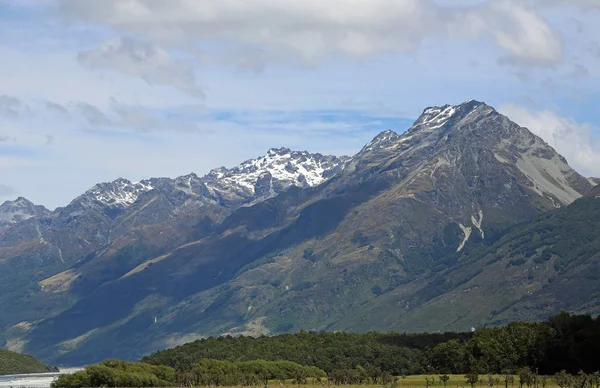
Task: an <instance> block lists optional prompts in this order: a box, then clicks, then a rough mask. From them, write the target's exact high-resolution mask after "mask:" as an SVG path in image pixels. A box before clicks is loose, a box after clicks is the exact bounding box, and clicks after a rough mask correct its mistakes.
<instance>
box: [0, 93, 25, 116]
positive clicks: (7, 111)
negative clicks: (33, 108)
mask: <svg viewBox="0 0 600 388" xmlns="http://www.w3.org/2000/svg"><path fill="white" fill-rule="evenodd" d="M28 112H29V107H28V106H27V105H25V104H23V103H21V101H19V100H18V99H17V98H16V97H13V96H7V95H0V117H2V118H8V119H16V118H19V117H21V116H23V115H25V114H27V113H28Z"/></svg>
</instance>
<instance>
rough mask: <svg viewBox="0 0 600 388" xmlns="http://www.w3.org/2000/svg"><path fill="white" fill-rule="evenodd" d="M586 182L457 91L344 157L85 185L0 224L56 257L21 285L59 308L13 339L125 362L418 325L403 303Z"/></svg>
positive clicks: (291, 155) (38, 349)
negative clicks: (199, 340) (217, 338)
mask: <svg viewBox="0 0 600 388" xmlns="http://www.w3.org/2000/svg"><path fill="white" fill-rule="evenodd" d="M592 186H593V185H592V183H591V182H590V181H589V180H588V179H586V178H584V177H582V176H581V175H579V174H578V173H577V172H576V171H574V170H573V169H571V168H570V167H569V165H568V164H567V162H566V161H565V159H564V158H562V157H561V156H560V155H558V154H557V153H556V151H555V150H554V149H552V148H551V147H550V146H548V145H547V144H546V143H545V142H544V141H543V140H542V139H540V138H539V137H537V136H535V135H534V134H532V133H531V132H530V131H528V130H527V129H526V128H522V127H519V126H518V125H517V124H515V123H513V122H512V121H510V119H509V118H507V117H505V116H503V115H501V114H499V113H498V112H497V111H495V110H494V109H493V108H492V107H490V106H488V105H486V104H485V103H482V102H478V101H468V102H465V103H463V104H460V105H456V106H451V105H445V106H441V107H430V108H427V109H425V110H424V111H423V114H422V115H421V116H420V117H419V118H418V119H417V121H416V122H415V123H414V125H413V126H412V127H411V128H410V129H409V130H408V131H406V132H405V133H403V134H397V133H395V132H393V131H385V132H382V133H381V134H379V135H378V136H376V137H375V138H374V139H373V140H372V141H371V142H370V143H368V144H367V145H365V147H363V149H362V150H360V151H359V152H358V153H357V154H356V155H354V156H353V157H352V158H348V157H339V158H338V157H334V156H323V155H320V154H310V153H307V152H296V151H291V150H289V149H287V148H280V149H271V150H269V151H268V152H267V154H266V155H264V156H262V157H259V158H257V159H253V160H248V161H246V162H243V163H242V164H240V165H239V166H237V167H235V168H232V169H226V168H224V167H221V168H217V169H214V170H212V171H210V173H209V174H207V175H206V176H204V177H198V176H197V175H195V174H189V175H186V176H182V177H179V178H176V179H168V178H153V179H149V180H145V181H142V182H137V183H135V182H130V181H127V180H124V179H119V180H117V181H115V182H111V183H104V184H99V185H96V186H95V187H94V188H92V189H90V190H89V191H88V192H86V193H84V194H83V195H82V196H80V197H78V198H76V199H75V200H74V201H73V202H72V203H71V204H69V205H68V206H66V207H65V208H60V209H57V210H56V211H54V212H52V213H49V214H43V215H42V216H41V217H40V218H39V221H38V219H37V218H34V217H30V219H28V220H25V221H22V222H18V223H16V224H14V225H12V226H11V227H9V228H8V229H6V230H5V231H4V232H2V233H1V234H0V253H2V255H3V257H4V260H5V262H9V263H11V262H14V259H15V258H16V257H19V258H20V259H19V260H21V261H20V262H22V263H26V262H27V261H26V260H24V259H23V258H24V257H27V255H25V254H24V252H38V256H37V257H40V258H41V259H40V260H37V261H35V265H34V267H35V268H38V269H39V268H48V267H44V263H53V265H58V267H53V268H58V269H53V270H44V271H46V272H44V271H42V272H41V273H42V275H39V278H36V280H35V282H37V284H38V285H40V290H37V291H36V292H30V293H28V294H26V296H27V298H28V299H27V300H33V301H38V302H39V303H42V302H46V301H48V300H51V301H57V302H56V305H57V306H60V307H57V308H56V309H54V310H52V315H53V316H52V318H51V319H47V318H48V317H47V316H43V315H39V314H38V315H35V314H34V313H29V315H28V317H27V318H28V319H27V320H29V321H38V322H37V323H36V324H35V325H34V326H33V327H32V329H31V330H30V331H29V332H28V333H26V334H24V335H23V337H22V338H18V339H19V340H23V341H26V342H27V344H28V349H27V350H28V351H29V352H31V353H33V354H36V355H39V356H43V357H44V358H46V359H49V360H52V361H56V362H63V363H70V362H72V361H75V360H77V362H81V360H84V359H85V361H88V362H93V361H96V360H100V359H104V358H107V357H111V356H115V355H116V354H114V353H113V352H114V349H115V341H116V340H115V339H119V349H121V350H120V354H119V356H120V357H130V358H138V357H139V356H140V355H142V354H143V353H144V352H147V351H150V350H153V349H156V348H158V347H161V346H164V344H165V343H173V341H175V340H176V339H177V338H179V337H185V336H186V335H211V334H215V335H217V334H223V333H248V332H252V330H257V332H261V333H264V332H269V333H278V332H284V331H290V330H299V329H332V330H333V329H351V330H369V327H367V326H368V325H372V327H377V328H378V329H379V330H391V329H395V330H404V329H406V328H410V329H411V330H413V329H414V330H418V329H419V326H418V323H419V322H421V321H420V320H421V319H423V317H424V315H418V314H417V313H416V311H418V310H419V309H420V308H422V309H424V310H423V311H427V312H428V314H430V315H428V316H427V317H428V319H430V320H431V321H432V322H438V321H439V320H437V319H435V318H436V316H435V311H437V310H436V309H435V308H434V307H430V306H431V303H432V302H431V301H432V300H435V298H436V297H441V295H446V294H448V293H451V291H452V290H454V289H455V288H456V287H458V286H457V285H460V284H464V283H465V282H466V280H465V277H466V276H467V275H465V273H468V274H471V275H473V273H476V272H477V271H478V270H479V269H480V268H479V267H476V266H473V271H472V273H471V272H469V271H466V270H464V268H471V266H470V263H475V262H477V263H481V262H483V263H485V262H486V261H485V260H484V259H482V258H481V257H479V256H477V255H480V254H481V255H484V256H485V254H484V253H481V252H486V250H487V249H492V247H493V246H494V244H495V242H496V241H498V240H499V239H500V238H501V237H502V236H503V235H504V233H506V230H509V229H510V227H512V226H514V225H516V224H519V223H523V222H526V221H528V220H530V219H532V218H533V217H536V216H539V215H540V214H545V213H546V212H550V211H553V210H554V209H561V210H562V211H567V212H568V210H567V209H565V207H567V206H568V205H569V204H571V203H573V202H574V201H575V200H577V199H578V198H580V197H582V196H583V195H584V194H586V193H587V195H588V196H589V195H591V194H589V193H594V191H593V190H592V191H590V190H591V189H592ZM34 221H35V222H34ZM26 249H27V250H28V251H27V250H26ZM39 252H43V254H42V253H39ZM44 255H45V256H44ZM0 261H1V260H0ZM57 263H61V264H57ZM29 269H30V270H31V268H29ZM52 271H54V272H52ZM461 271H462V272H461ZM0 276H1V275H0ZM469 276H470V275H469ZM499 276H502V274H501V273H500V274H499ZM446 278H447V279H448V280H446ZM461 282H462V283H461ZM30 289H31V288H30ZM498 292H501V291H498ZM0 295H1V293H0ZM22 300H26V299H25V297H23V299H22ZM59 302H60V303H59ZM2 303H4V304H7V305H8V304H9V302H8V301H6V300H3V299H2V296H0V304H2ZM14 303H18V301H16V302H14ZM502 303H504V302H502ZM507 303H509V304H510V303H511V301H508V302H507ZM366 306H367V307H368V308H367V307H366ZM495 307H498V308H504V307H505V306H495ZM357 311H362V312H364V313H361V314H359V315H356V312H357ZM413 311H415V312H413ZM440 311H441V310H440ZM413 314H414V315H413ZM155 317H156V319H155ZM15 319H20V320H25V318H21V317H15ZM17 322H19V321H15V322H8V321H6V322H4V321H0V329H1V328H2V327H7V326H8V325H9V324H16V323H17ZM415 322H417V323H415ZM2 325H4V326H2ZM403 325H404V326H403ZM258 326H259V327H258ZM427 329H432V327H431V326H427ZM433 329H435V328H433ZM82 338H83V340H82ZM65 344H75V345H72V346H71V345H69V346H68V347H65V346H66V345H65ZM123 349H125V350H123Z"/></svg>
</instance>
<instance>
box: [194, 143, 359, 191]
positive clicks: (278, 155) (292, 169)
mask: <svg viewBox="0 0 600 388" xmlns="http://www.w3.org/2000/svg"><path fill="white" fill-rule="evenodd" d="M348 160H349V158H348V157H340V158H337V157H335V156H324V155H321V154H310V153H308V152H306V151H302V152H300V151H292V150H290V149H289V148H271V149H270V150H268V151H267V153H266V154H265V155H264V156H260V157H258V158H256V159H250V160H247V161H245V162H243V163H242V164H240V165H239V166H237V167H234V168H232V169H226V168H224V167H221V168H217V169H213V170H211V171H210V173H209V174H208V175H206V176H205V177H204V178H202V180H203V181H204V182H205V183H206V186H207V187H208V189H209V190H210V191H211V192H212V193H213V195H215V196H216V197H219V198H225V199H234V198H235V200H242V199H243V198H253V199H256V198H255V197H260V198H263V199H264V198H265V197H269V196H274V195H276V194H277V193H279V192H281V191H283V190H285V189H287V188H288V187H290V186H297V187H313V186H317V185H319V184H321V183H323V182H324V181H326V180H327V179H329V178H331V177H332V176H333V175H335V174H336V173H337V172H338V171H340V170H341V169H342V168H343V167H344V165H345V163H346V162H347V161H348Z"/></svg>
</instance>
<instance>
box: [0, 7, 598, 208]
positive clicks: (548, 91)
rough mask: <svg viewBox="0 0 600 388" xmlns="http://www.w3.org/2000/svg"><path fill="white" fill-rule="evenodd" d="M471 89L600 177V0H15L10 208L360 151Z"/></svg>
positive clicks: (7, 77)
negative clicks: (301, 156) (13, 202)
mask: <svg viewBox="0 0 600 388" xmlns="http://www.w3.org/2000/svg"><path fill="white" fill-rule="evenodd" d="M469 99H476V100H479V101H484V102H486V103H487V104H489V105H491V106H493V107H495V108H496V109H497V110H498V111H500V112H501V113H503V114H506V115H507V116H509V117H510V118H511V119H512V120H513V121H515V122H517V123H518V124H520V125H523V126H526V127H527V128H529V129H530V130H531V131H533V132H534V133H536V134H538V135H539V136H541V137H542V138H543V139H544V140H546V142H548V143H549V144H550V145H552V146H553V147H555V148H556V149H557V150H558V151H559V152H560V153H561V154H562V155H563V156H565V157H566V158H567V160H568V161H569V163H570V165H571V166H573V167H574V168H575V169H577V170H578V171H579V172H580V173H582V174H583V175H585V176H600V109H599V106H600V0H470V1H468V0H443V1H442V0H303V1H297V0H218V1H216V0H169V1H163V0H85V1H84V0H0V202H1V201H4V200H10V199H15V198H16V197H18V196H24V197H26V198H28V199H30V200H32V201H33V202H34V203H37V204H42V205H45V206H46V207H48V208H51V209H53V208H55V207H58V206H65V205H66V204H68V203H69V202H70V201H71V200H72V199H73V198H75V197H76V196H78V195H80V194H82V193H83V192H84V191H85V190H87V189H89V188H90V187H92V186H93V185H94V184H96V183H98V182H104V181H112V180H114V179H117V178H119V177H123V178H127V179H130V180H132V181H137V180H141V179H144V178H150V177H159V176H167V177H176V176H180V175H184V174H187V173H190V172H195V173H197V174H199V175H203V174H205V173H207V172H208V171H209V170H210V169H212V168H216V167H220V166H226V167H232V166H235V165H237V164H239V163H241V162H242V161H244V160H247V159H250V158H255V157H257V156H260V155H263V154H265V152H266V151H267V150H268V149H269V148H272V147H283V146H285V147H289V148H291V149H295V150H307V151H310V152H319V153H322V154H335V155H352V154H354V153H356V152H357V151H358V150H360V148H362V146H363V145H364V144H366V143H367V142H368V141H369V140H370V139H372V138H373V137H374V136H376V135H377V134H378V133H379V132H381V131H383V130H386V129H392V130H395V131H396V132H399V133H400V132H403V131H405V130H406V129H407V128H409V127H410V125H411V124H412V122H413V121H414V120H415V119H416V118H417V117H418V116H419V114H420V113H421V112H422V111H423V110H424V109H425V108H427V107H429V106H437V105H444V104H460V103H462V102H464V101H467V100H469Z"/></svg>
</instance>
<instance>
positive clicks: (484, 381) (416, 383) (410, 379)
mask: <svg viewBox="0 0 600 388" xmlns="http://www.w3.org/2000/svg"><path fill="white" fill-rule="evenodd" d="M448 376H449V377H450V380H448V381H447V382H446V386H447V387H463V386H464V387H470V385H469V384H468V383H467V380H466V379H465V376H464V375H448ZM439 377H440V375H436V374H432V375H416V376H406V378H402V377H401V378H400V379H399V380H398V386H400V387H425V385H426V382H425V379H426V378H429V381H430V383H429V386H430V387H431V386H433V387H443V386H444V385H443V384H442V382H441V381H440V379H439ZM492 377H493V378H494V379H498V385H497V386H498V387H499V388H503V387H504V375H492ZM432 379H433V380H434V381H435V382H434V384H433V385H432V384H431V381H432ZM513 379H514V383H513V384H509V385H508V386H509V387H516V388H518V387H519V378H518V377H517V376H513ZM479 380H480V382H479V383H477V385H476V386H477V387H488V375H479ZM541 386H542V385H541V383H540V387H541ZM494 387H496V384H494ZM546 387H558V385H557V384H556V383H555V382H554V380H552V379H551V378H550V377H548V378H547V379H546Z"/></svg>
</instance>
